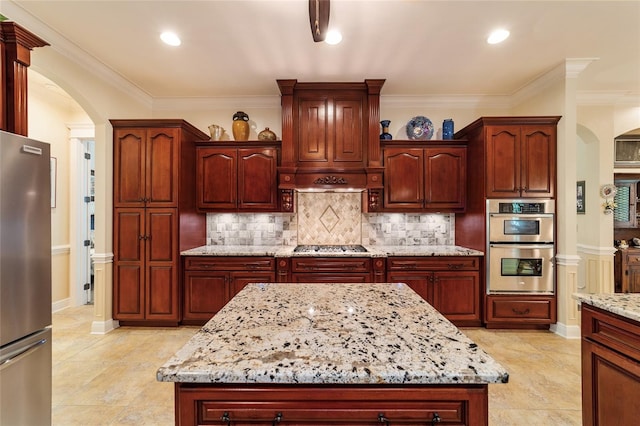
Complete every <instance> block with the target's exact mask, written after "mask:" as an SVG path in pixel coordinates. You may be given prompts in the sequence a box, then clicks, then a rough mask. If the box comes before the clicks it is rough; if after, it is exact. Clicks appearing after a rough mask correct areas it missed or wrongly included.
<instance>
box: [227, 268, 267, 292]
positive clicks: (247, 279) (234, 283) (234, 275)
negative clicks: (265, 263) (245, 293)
mask: <svg viewBox="0 0 640 426" xmlns="http://www.w3.org/2000/svg"><path fill="white" fill-rule="evenodd" d="M230 278H231V279H230V281H231V285H230V286H229V299H232V298H233V296H235V295H236V294H238V293H239V292H240V290H242V289H243V288H244V287H245V286H246V285H247V284H249V283H272V282H275V280H276V274H275V272H249V271H247V272H245V271H236V272H231V275H230Z"/></svg>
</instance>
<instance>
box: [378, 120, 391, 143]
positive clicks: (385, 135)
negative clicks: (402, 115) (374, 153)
mask: <svg viewBox="0 0 640 426" xmlns="http://www.w3.org/2000/svg"><path fill="white" fill-rule="evenodd" d="M389 124H391V120H382V121H381V122H380V125H381V126H382V134H381V135H380V139H381V140H391V139H393V136H391V133H389Z"/></svg>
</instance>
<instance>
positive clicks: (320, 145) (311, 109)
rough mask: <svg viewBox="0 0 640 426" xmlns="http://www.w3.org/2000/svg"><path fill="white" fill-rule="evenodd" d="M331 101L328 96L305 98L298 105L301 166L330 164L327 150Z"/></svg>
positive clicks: (301, 98)
mask: <svg viewBox="0 0 640 426" xmlns="http://www.w3.org/2000/svg"><path fill="white" fill-rule="evenodd" d="M328 103H329V100H328V99H327V97H326V96H319V97H318V96H316V97H303V96H300V101H299V103H298V105H299V106H298V108H299V110H298V116H299V117H298V118H299V119H298V126H299V127H298V140H299V144H298V152H297V158H296V160H297V162H298V165H299V166H302V167H305V166H309V165H316V166H318V165H319V166H323V165H324V166H326V165H327V163H328V162H329V153H328V149H327V145H328V139H329V135H328V134H327V131H328V128H329V126H330V123H329V122H328V111H329V105H328Z"/></svg>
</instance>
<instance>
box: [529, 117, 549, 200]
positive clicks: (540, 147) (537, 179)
mask: <svg viewBox="0 0 640 426" xmlns="http://www.w3.org/2000/svg"><path fill="white" fill-rule="evenodd" d="M521 155H522V157H521V158H522V167H521V177H520V186H521V188H522V196H523V197H545V198H546V197H553V196H554V194H555V181H556V135H555V126H522V131H521Z"/></svg>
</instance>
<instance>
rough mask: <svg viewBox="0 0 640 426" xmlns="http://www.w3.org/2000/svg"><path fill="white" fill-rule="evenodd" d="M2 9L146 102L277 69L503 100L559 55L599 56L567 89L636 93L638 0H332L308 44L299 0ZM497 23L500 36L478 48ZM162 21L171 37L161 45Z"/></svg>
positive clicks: (410, 91) (269, 87) (243, 86)
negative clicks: (177, 42)
mask: <svg viewBox="0 0 640 426" xmlns="http://www.w3.org/2000/svg"><path fill="white" fill-rule="evenodd" d="M0 13H2V14H3V15H5V16H6V17H7V18H9V19H11V20H14V21H16V22H17V23H19V24H20V25H22V26H24V27H25V28H27V29H29V30H30V31H32V32H34V33H35V34H36V35H38V36H40V37H41V38H43V39H45V40H47V41H48V42H49V43H50V44H51V47H47V49H51V48H52V49H56V50H57V51H59V52H60V53H61V54H63V55H66V56H69V57H72V58H74V60H76V61H79V62H85V61H86V62H87V63H92V64H94V65H95V64H96V63H98V64H99V65H100V66H104V67H107V68H108V70H107V72H109V73H113V74H114V75H115V76H116V77H117V78H121V79H124V80H126V81H127V82H128V84H130V85H133V86H135V87H136V88H137V89H138V90H139V91H140V92H141V93H143V94H145V95H146V96H149V97H151V98H215V97H229V96H233V97H239V96H252V97H257V96H274V95H279V91H278V87H277V84H276V82H275V80H276V79H288V78H295V79H298V80H299V81H362V80H364V79H366V78H374V79H375V78H383V79H386V83H385V85H384V87H383V92H382V95H383V96H385V95H398V96H442V97H457V96H476V97H483V96H510V95H513V94H515V93H517V92H518V91H519V90H521V89H523V88H525V87H526V86H527V85H529V84H530V83H532V82H533V81H535V80H536V79H537V78H539V77H541V76H543V75H544V74H545V73H548V72H549V71H550V70H553V69H554V68H556V67H558V66H559V65H561V64H563V63H564V61H565V60H566V59H568V58H571V59H573V58H597V60H594V61H593V62H592V63H591V64H590V65H588V66H587V68H586V69H585V70H584V71H583V72H581V73H580V74H579V76H578V80H577V89H578V92H579V93H582V94H595V95H598V94H600V95H603V96H608V97H609V98H611V97H612V96H613V98H614V99H629V98H631V99H634V100H637V99H640V25H638V22H640V1H620V2H614V1H427V0H404V1H402V0H379V1H375V0H368V1H365V0H331V12H330V22H329V27H330V28H334V27H335V28H339V29H340V31H341V32H342V34H343V41H342V43H341V44H339V45H336V46H330V45H327V44H325V43H314V41H313V39H312V36H311V31H310V27H309V18H308V2H307V1H306V0H281V1H278V0H253V1H250V0H235V1H222V0H200V1H189V0H163V1H151V0H144V1H121V0H111V1H97V0H53V1H52V0H43V1H39V0H2V2H0ZM497 27H504V28H507V29H508V30H510V32H511V37H510V38H508V39H507V40H506V41H505V42H504V43H502V44H499V45H489V44H487V43H486V42H485V39H486V37H487V36H488V34H489V32H490V31H491V30H493V29H495V28H497ZM165 29H172V30H174V31H175V32H177V33H178V34H179V35H180V36H181V38H182V45H181V46H180V47H177V48H176V47H169V46H166V45H164V44H162V43H161V42H160V40H159V35H160V32H161V31H163V30H165ZM36 54H37V53H36Z"/></svg>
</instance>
